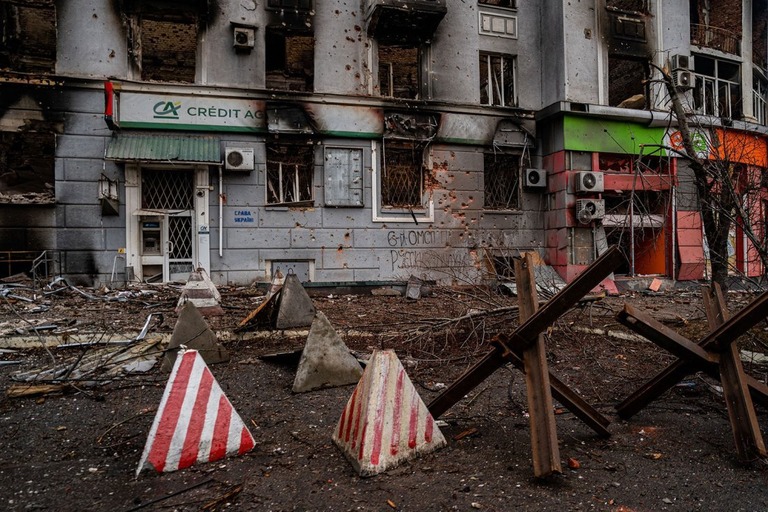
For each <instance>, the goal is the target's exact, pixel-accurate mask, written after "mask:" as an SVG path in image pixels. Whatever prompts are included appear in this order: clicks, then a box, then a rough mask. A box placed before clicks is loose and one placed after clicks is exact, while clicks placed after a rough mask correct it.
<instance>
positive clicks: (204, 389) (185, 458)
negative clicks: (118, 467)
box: [136, 350, 254, 477]
mask: <svg viewBox="0 0 768 512" xmlns="http://www.w3.org/2000/svg"><path fill="white" fill-rule="evenodd" d="M253 446H254V440H253V436H252V435H251V433H250V432H249V431H248V428H247V427H246V426H245V424H244V423H243V420H242V419H240V416H239V415H238V414H237V412H236V411H235V409H234V408H233V407H232V404H231V403H230V402H229V399H227V397H226V395H224V392H223V391H222V389H221V386H219V384H218V382H216V379H215V378H214V377H213V374H212V373H211V371H210V370H209V369H208V366H207V365H206V364H205V361H203V358H202V357H201V356H200V354H199V353H198V352H197V351H196V350H186V351H184V352H179V355H178V357H177V358H176V363H175V364H174V366H173V370H171V376H170V378H169V379H168V384H167V385H166V386H165V392H164V393H163V398H162V400H161V401H160V407H159V408H158V410H157V414H156V415H155V420H154V422H153V423H152V428H151V429H150V431H149V436H148V437H147V443H146V445H145V446H144V453H143V454H142V456H141V461H140V462H139V467H138V469H137V470H136V476H137V477H138V476H139V474H140V473H141V472H142V471H143V470H144V469H150V468H151V469H154V470H155V471H157V472H158V473H164V472H171V471H176V470H177V469H183V468H186V467H189V466H191V465H192V464H195V463H196V462H212V461H215V460H219V459H222V458H224V457H226V456H228V455H241V454H243V453H246V452H249V451H250V450H251V449H253Z"/></svg>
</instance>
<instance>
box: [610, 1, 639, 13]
mask: <svg viewBox="0 0 768 512" xmlns="http://www.w3.org/2000/svg"><path fill="white" fill-rule="evenodd" d="M648 3H649V1H648V0H606V2H605V6H606V8H608V9H611V10H617V11H624V12H627V13H638V14H648V13H649V12H650V11H649V9H648Z"/></svg>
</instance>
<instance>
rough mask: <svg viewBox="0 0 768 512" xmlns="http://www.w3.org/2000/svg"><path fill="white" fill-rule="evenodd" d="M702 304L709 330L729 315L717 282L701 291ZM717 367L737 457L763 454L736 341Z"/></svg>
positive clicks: (727, 349)
mask: <svg viewBox="0 0 768 512" xmlns="http://www.w3.org/2000/svg"><path fill="white" fill-rule="evenodd" d="M704 306H705V308H706V309H707V311H708V312H709V313H708V314H707V320H708V323H709V328H710V329H712V330H715V329H716V328H717V327H719V326H720V325H722V324H724V323H725V322H726V321H727V320H728V317H729V316H730V313H729V312H728V305H727V304H726V302H725V298H724V297H723V293H722V290H721V288H720V285H718V284H717V283H715V284H714V286H712V288H710V289H708V290H704ZM719 367H720V368H719V369H720V382H721V383H722V385H723V398H724V399H725V406H726V409H727V410H728V419H730V421H731V430H732V431H733V441H734V443H735V445H736V454H737V456H738V457H739V459H740V460H741V461H742V462H750V461H752V460H754V459H756V458H759V457H765V456H766V452H765V443H764V442H763V435H762V434H761V433H760V425H759V424H758V423H757V415H756V414H755V406H754V405H753V404H752V399H751V398H750V397H749V386H748V385H747V378H746V374H745V373H744V367H743V366H742V364H741V358H740V357H739V349H738V347H737V346H736V343H734V342H731V343H729V346H728V347H727V348H726V350H724V351H723V353H722V354H720V365H719Z"/></svg>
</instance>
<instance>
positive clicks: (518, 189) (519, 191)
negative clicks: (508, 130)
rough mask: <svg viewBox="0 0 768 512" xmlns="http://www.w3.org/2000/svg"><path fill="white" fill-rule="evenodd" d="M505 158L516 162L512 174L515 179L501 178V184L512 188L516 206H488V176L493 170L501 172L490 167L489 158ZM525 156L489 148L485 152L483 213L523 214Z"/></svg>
mask: <svg viewBox="0 0 768 512" xmlns="http://www.w3.org/2000/svg"><path fill="white" fill-rule="evenodd" d="M498 157H501V158H504V159H510V160H512V161H514V162H515V168H514V169H513V170H512V172H513V173H514V174H515V176H514V179H503V178H505V176H501V177H500V178H499V182H500V183H509V184H510V186H511V187H512V190H511V191H508V192H511V193H512V194H513V195H514V198H513V201H514V204H513V205H511V206H510V204H509V202H507V204H505V205H493V206H491V205H488V195H489V194H488V184H489V180H488V174H489V171H491V170H492V169H493V170H495V171H497V172H501V171H500V170H499V169H494V168H491V167H489V166H488V158H498ZM523 158H524V155H523V154H521V153H517V152H504V151H494V149H493V148H489V149H487V150H486V151H483V211H485V212H491V213H494V212H495V213H521V212H522V210H523V186H522V180H523V169H524V168H525V165H524V163H523V161H522V159H523Z"/></svg>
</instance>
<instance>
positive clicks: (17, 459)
mask: <svg viewBox="0 0 768 512" xmlns="http://www.w3.org/2000/svg"><path fill="white" fill-rule="evenodd" d="M0 287H1V286H0ZM53 291H55V293H50V292H51V290H48V292H46V291H45V290H33V289H31V288H27V287H24V286H20V287H16V288H14V289H13V290H12V292H11V293H9V292H8V291H6V292H5V294H4V295H3V296H2V297H0V347H8V346H18V345H16V344H15V343H16V341H18V340H19V339H26V340H28V342H29V343H33V342H34V341H35V339H37V340H38V341H39V342H40V341H41V342H44V343H45V345H46V347H47V348H16V349H15V350H16V351H15V352H12V353H8V352H3V353H0V360H3V361H21V363H20V364H15V365H7V364H4V365H1V366H0V389H1V390H2V392H3V394H2V398H0V509H3V510H57V511H70V510H71V511H90V510H93V511H127V510H135V509H138V510H225V509H229V510H382V511H386V510H419V511H422V510H436V511H437V510H527V511H540V510H557V511H564V510H608V511H657V510H671V511H688V510H706V511H713V510H723V511H726V510H727V511H737V510H744V511H760V510H768V466H766V465H765V464H764V463H763V462H761V461H755V462H754V463H752V464H749V465H743V464H740V463H739V462H738V460H737V458H736V452H735V449H734V444H733V439H732V434H731V430H730V426H729V423H728V416H727V413H726V409H725V405H724V402H723V398H722V394H721V389H720V388H719V383H718V382H716V381H713V380H711V379H709V378H707V377H704V376H702V375H701V374H697V375H692V376H690V377H689V378H687V379H686V380H684V381H683V382H681V384H680V385H678V386H676V387H675V388H674V389H672V390H671V391H669V392H668V393H666V394H665V395H663V397H662V398H661V399H659V400H657V401H655V402H653V403H652V404H651V405H650V406H648V407H647V408H646V409H644V410H642V411H641V412H640V413H639V414H637V415H636V416H635V417H633V418H632V419H631V420H630V421H623V420H620V419H619V418H618V417H617V416H616V414H615V410H614V406H615V405H616V404H617V403H619V402H620V401H621V400H623V399H624V398H626V397H627V396H628V395H629V394H630V393H632V392H633V391H634V390H635V389H637V387H639V386H640V385H642V384H643V383H644V382H645V381H646V380H647V379H648V378H650V377H651V376H653V375H654V374H655V373H656V372H658V371H660V370H661V369H662V368H663V367H664V366H665V365H667V364H668V363H670V362H672V361H673V360H674V359H673V358H672V357H671V356H670V355H669V354H667V353H665V352H664V351H662V350H661V349H659V348H657V347H656V346H655V345H653V344H651V343H650V342H647V341H644V340H640V339H636V338H633V337H631V336H625V335H624V334H625V333H626V330H625V329H623V328H622V327H621V326H620V325H619V324H618V323H617V322H616V320H615V314H616V313H617V312H618V311H619V309H620V308H621V307H622V306H623V303H624V302H625V301H626V302H629V303H632V304H634V305H637V306H640V307H643V308H645V309H647V310H648V311H650V312H651V313H652V314H653V315H654V317H655V318H657V319H658V320H660V321H663V322H664V323H665V324H666V325H668V326H669V327H672V328H673V329H675V330H677V331H678V332H680V333H681V334H684V335H685V336H687V337H689V338H691V339H694V340H696V339H699V338H700V337H701V336H703V335H704V333H706V331H707V328H706V320H705V317H704V313H703V310H702V308H701V304H700V302H701V301H700V297H699V294H698V292H697V291H696V290H691V289H688V290H674V289H673V290H669V291H666V292H663V293H660V294H647V293H634V294H625V295H624V296H620V297H608V298H605V299H602V300H597V301H590V302H587V303H583V304H581V305H580V306H579V307H578V308H575V309H573V310H571V311H570V312H569V313H568V314H566V315H564V316H563V317H562V318H561V319H560V320H558V321H557V322H556V323H555V324H554V325H553V326H552V329H550V330H549V331H547V333H546V341H547V349H548V362H549V366H550V370H551V371H552V373H553V374H554V375H556V376H558V377H559V378H560V379H561V380H563V381H564V382H566V383H567V384H568V385H569V386H571V387H572V388H573V389H574V390H576V391H578V392H579V393H580V394H581V395H582V396H583V397H584V398H586V399H587V401H588V402H590V403H591V404H592V405H594V406H595V407H597V409H598V410H599V411H600V412H601V413H603V414H604V415H606V416H607V417H608V418H609V419H611V421H612V423H611V425H610V426H609V430H610V432H611V437H610V438H607V439H603V438H599V437H597V436H596V435H595V434H594V433H593V431H592V430H590V429H589V428H588V427H587V426H585V425H584V424H583V423H582V422H581V421H580V420H579V419H577V418H576V417H575V416H574V415H573V414H571V413H570V412H569V411H567V410H566V409H564V408H563V407H562V406H561V405H560V404H557V403H556V404H555V408H556V411H555V412H556V419H557V429H558V432H557V433H558V438H559V441H560V454H561V458H562V461H563V468H564V473H563V474H562V475H560V476H556V477H553V478H551V479H550V480H547V481H537V480H535V479H534V478H533V471H532V462H531V449H530V429H529V425H528V415H527V412H526V408H527V401H526V394H525V381H524V377H523V375H522V374H521V373H520V372H519V371H518V370H516V369H514V368H513V367H505V368H502V369H500V370H498V371H496V372H495V373H494V374H493V375H492V376H491V377H490V378H489V379H487V380H486V381H485V382H483V383H482V384H481V385H480V386H478V387H477V388H475V389H474V390H473V391H472V392H470V393H469V394H468V395H467V396H466V397H465V398H464V399H463V400H461V401H460V402H459V403H458V404H457V405H455V406H454V407H453V408H451V409H450V410H449V411H448V412H447V413H445V414H444V415H443V416H442V417H441V418H440V419H441V420H443V421H444V422H445V426H443V427H442V428H441V430H442V432H443V434H444V435H445V437H446V439H447V441H448V446H447V447H446V448H443V449H441V450H439V451H437V452H434V453H431V454H428V455H426V456H424V457H421V458H418V459H416V460H413V461H410V462H407V463H405V464H403V465H401V466H399V467H397V468H395V469H393V470H390V471H388V472H387V473H384V474H381V475H378V476H374V477H370V478H360V477H358V476H357V475H356V474H355V472H354V470H353V468H352V466H351V465H350V464H349V463H348V462H347V461H346V459H345V458H344V456H343V455H342V454H341V452H340V451H339V450H338V448H337V447H336V446H335V445H334V444H333V443H332V441H331V435H332V431H333V428H334V426H335V425H336V423H337V421H338V420H339V417H340V415H341V411H342V409H343V407H344V405H345V404H346V402H347V400H348V398H349V396H350V395H351V393H352V390H353V388H354V387H353V386H345V387H340V388H333V389H325V390H320V391H314V392H309V393H302V394H293V393H292V392H291V387H292V384H293V379H294V373H295V366H293V365H292V364H290V363H279V362H268V361H265V360H262V359H261V358H260V356H262V355H264V354H270V353H275V352H282V351H288V350H293V349H297V348H301V347H302V345H303V340H304V338H305V337H306V332H303V333H302V332H298V333H289V332H282V331H269V330H266V329H258V330H251V331H248V332H245V333H240V334H231V331H232V330H233V329H234V327H235V326H236V325H237V324H238V322H239V321H240V320H242V319H243V318H244V317H245V316H246V315H247V314H248V313H249V312H250V311H251V310H253V309H254V308H255V307H256V305H258V303H259V301H260V300H261V297H262V295H263V290H258V289H256V288H221V289H220V291H221V293H222V304H223V306H224V308H225V311H226V313H227V314H226V315H225V316H224V317H216V318H210V319H209V323H210V325H211V327H212V329H213V330H214V331H215V332H217V333H219V338H220V339H221V340H222V342H223V343H224V344H225V346H226V347H227V348H228V350H229V351H230V354H231V361H230V362H228V363H223V364H217V365H212V366H211V370H212V372H213V374H214V376H215V378H216V379H217V380H218V382H219V383H220V384H221V386H222V388H223V389H224V391H225V393H226V394H227V396H228V397H229V399H230V401H231V402H232V404H233V405H234V407H235V408H236V409H237V411H238V412H239V414H240V416H241V417H242V418H243V420H244V422H245V423H246V424H247V426H248V427H249V428H250V430H251V432H252V433H253V436H254V438H255V440H256V447H255V449H254V450H253V451H251V452H250V453H248V454H246V455H244V456H241V457H235V458H229V459H224V460H223V461H219V462H215V463H209V464H200V465H197V466H193V467H192V468H189V469H186V470H182V471H178V472H175V473H169V474H164V475H156V474H150V473H143V474H142V475H140V476H139V477H138V478H135V471H136V468H137V465H138V462H139V458H140V456H141V452H142V449H143V447H144V443H145V440H146V436H147V433H148V432H149V428H150V426H151V424H152V420H153V417H154V413H155V411H156V409H157V407H158V404H159V401H160V397H161V395H162V392H163V388H164V386H165V382H166V379H167V374H165V373H163V372H161V371H160V369H159V365H155V367H154V368H153V369H151V370H150V371H149V372H145V373H134V374H115V373H110V374H99V373H98V371H97V372H96V373H93V372H92V373H90V374H88V375H87V377H83V378H82V379H81V380H77V379H74V378H72V375H77V374H76V373H74V372H73V371H72V369H74V368H76V367H77V366H78V364H83V361H85V360H86V358H87V356H88V355H89V354H90V353H91V352H92V351H93V350H95V349H93V348H83V347H72V348H53V347H52V345H53V344H54V343H61V342H62V340H63V341H64V342H69V343H72V342H79V341H82V340H83V339H84V337H89V336H90V337H91V338H90V339H96V338H97V337H104V338H106V337H108V336H112V337H113V338H115V337H117V338H120V337H122V339H130V338H131V337H133V336H135V334H136V333H137V332H138V331H139V330H140V329H141V327H142V326H143V325H144V322H145V319H146V318H147V316H148V315H149V313H153V314H154V315H153V319H152V322H151V325H150V329H149V333H148V335H147V337H148V339H152V338H153V337H156V336H158V335H160V334H169V333H170V332H172V330H173V328H174V326H175V322H176V313H175V312H174V309H175V306H176V300H177V299H178V296H179V288H178V287H172V286H162V287H161V286H156V287H148V286H145V287H143V288H138V287H132V288H129V289H124V290H92V289H71V288H66V289H65V288H62V287H60V288H58V289H57V290H53ZM46 293H47V294H46ZM752 298H753V296H752V295H749V294H742V293H739V294H728V302H729V307H730V308H731V310H732V311H736V310H738V309H740V308H742V307H744V306H745V305H746V304H747V303H748V302H749V300H751V299H752ZM313 302H314V305H315V307H316V308H317V309H318V310H320V311H322V312H324V313H325V314H326V316H327V317H328V318H329V320H330V321H331V323H332V324H333V325H334V327H335V328H336V330H337V332H338V333H339V335H340V336H341V337H342V339H343V340H344V341H345V343H346V344H347V345H348V347H349V348H350V349H351V350H353V351H354V352H355V353H356V354H357V355H358V356H360V357H362V358H365V357H367V356H368V355H370V353H371V351H372V350H373V349H374V348H392V349H395V350H396V353H397V354H398V356H399V357H400V359H401V361H402V362H403V364H404V366H405V368H406V370H407V372H408V375H409V376H410V378H411V380H412V381H413V382H414V383H415V385H416V388H417V390H418V392H419V394H420V395H421V397H422V398H423V399H424V401H425V402H429V400H431V399H432V398H433V397H434V396H436V395H437V394H438V393H439V390H440V389H442V388H443V387H444V386H445V385H447V384H450V383H451V382H452V381H453V380H454V379H455V378H456V377H458V376H459V375H460V374H461V373H462V372H464V371H465V370H466V369H467V368H468V367H469V366H471V365H472V364H473V363H474V362H476V361H477V360H478V359H479V358H480V357H482V355H483V354H484V353H485V352H486V351H487V350H488V340H489V338H490V336H491V335H492V334H494V333H496V332H509V331H511V330H512V329H514V327H515V326H516V325H517V318H516V312H515V309H514V305H515V302H516V301H515V299H514V298H512V297H508V296H504V295H499V294H496V293H492V292H488V293H480V292H479V291H470V290H453V289H442V288H439V289H436V290H434V294H433V295H431V296H429V297H424V298H421V299H420V300H418V301H413V300H408V299H406V298H404V297H401V296H382V295H371V294H364V295H336V294H333V292H323V293H322V294H319V295H317V294H313ZM491 311H495V312H496V313H495V314H490V313H489V312H491ZM459 317H464V320H462V321H461V322H454V321H452V319H456V318H459ZM34 326H43V327H44V328H43V329H39V330H37V331H35V330H33V329H32V327H34ZM51 326H53V327H51ZM765 328H766V324H765V322H761V323H760V324H759V326H758V327H757V328H756V329H754V330H753V331H752V332H751V333H750V335H749V336H746V337H745V339H744V340H743V341H742V342H741V343H742V345H743V346H744V348H745V349H748V350H750V351H751V352H758V353H759V352H766V351H768V350H766V349H765V347H766V344H765V341H764V338H763V334H764V332H763V329H765ZM14 340H16V341H14ZM160 348H162V347H160ZM54 361H55V362H56V365H58V367H59V368H64V369H65V375H64V377H66V378H64V379H63V382H65V383H66V386H65V387H64V389H63V390H60V391H55V392H51V393H47V394H41V395H36V396H27V397H18V398H10V397H8V396H6V391H7V390H10V389H18V388H17V387H16V388H15V387H14V386H17V385H18V383H17V382H15V381H14V380H13V379H12V376H13V375H14V374H17V378H18V374H19V373H23V374H29V373H30V372H33V371H36V370H40V369H45V368H48V367H51V366H54V364H53V362H54ZM78 361H79V363H78ZM745 368H746V370H747V371H748V372H749V373H750V374H751V375H753V376H754V377H756V378H758V379H760V380H762V381H763V382H765V379H766V375H767V374H768V367H766V366H765V365H761V364H758V363H755V362H750V363H745ZM97 370H98V368H97ZM67 371H69V373H66V372H67ZM58 378H59V379H60V381H58V383H60V382H61V381H62V374H58ZM97 381H98V385H93V384H94V383H95V382H97ZM46 382H47V383H50V382H51V379H48V381H46ZM757 412H758V420H759V422H760V424H761V427H762V429H763V433H764V434H766V433H768V430H767V429H768V415H767V414H766V411H765V409H762V408H760V407H757Z"/></svg>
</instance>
